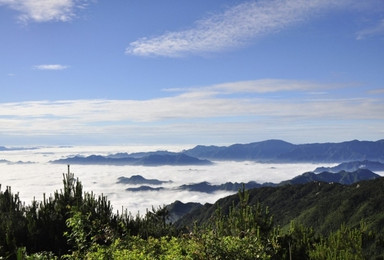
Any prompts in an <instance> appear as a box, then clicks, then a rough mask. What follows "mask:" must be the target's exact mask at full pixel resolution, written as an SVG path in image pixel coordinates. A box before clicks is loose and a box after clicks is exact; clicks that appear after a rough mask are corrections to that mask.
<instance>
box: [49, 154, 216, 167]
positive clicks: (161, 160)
mask: <svg viewBox="0 0 384 260" xmlns="http://www.w3.org/2000/svg"><path fill="white" fill-rule="evenodd" d="M51 163H60V164H83V165H144V166H161V165H210V164H212V162H210V161H209V160H206V159H198V158H194V157H192V156H189V155H186V154H184V153H168V152H167V153H163V152H161V153H157V152H152V153H148V154H146V155H144V156H141V157H138V156H136V154H133V155H132V156H130V155H129V154H124V153H123V154H122V153H120V154H115V155H108V156H102V155H90V156H86V157H84V156H79V155H77V156H73V157H68V158H64V159H58V160H54V161H51Z"/></svg>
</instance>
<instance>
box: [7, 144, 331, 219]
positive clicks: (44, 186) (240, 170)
mask: <svg viewBox="0 0 384 260" xmlns="http://www.w3.org/2000/svg"><path fill="white" fill-rule="evenodd" d="M188 148H191V147H177V146H156V147H155V146H103V147H101V146H99V147H96V146H87V147H85V146H83V147H39V148H37V149H31V150H13V151H0V161H1V160H7V161H9V162H11V163H9V162H4V161H3V162H1V163H0V184H1V189H2V190H3V191H4V189H5V186H11V188H12V191H13V192H14V193H16V192H18V193H19V196H20V198H21V199H22V201H24V202H25V203H26V204H29V203H30V202H31V201H32V200H33V198H35V199H36V200H42V199H43V194H44V193H45V194H46V196H49V195H50V194H53V193H54V191H56V190H60V189H61V188H62V187H63V184H62V180H63V173H66V172H67V165H64V164H52V163H50V161H52V160H56V159H60V158H66V157H67V156H74V155H84V156H87V155H91V154H98V155H108V154H113V153H118V152H128V153H133V152H142V151H156V150H168V151H174V152H179V151H182V150H183V149H188ZM17 162H24V163H17ZM318 166H334V164H311V163H300V164H271V163H265V164H261V163H255V162H251V161H243V162H234V161H219V162H218V161H215V162H214V164H213V165H204V166H156V167H148V166H130V165H129V166H110V165H71V168H70V170H71V172H72V173H74V174H75V177H77V178H79V180H80V181H81V182H82V184H83V186H84V191H88V192H90V191H93V192H94V193H95V194H96V195H100V194H104V195H106V196H107V197H108V199H109V200H110V201H111V203H112V205H113V208H114V210H115V211H117V210H119V211H120V210H121V209H122V208H124V209H127V210H128V211H130V212H131V213H132V214H134V215H135V214H136V213H137V212H140V213H145V212H146V210H147V209H152V207H155V208H157V207H159V206H163V205H167V204H170V203H172V202H174V201H175V200H180V201H182V202H200V203H207V202H208V203H213V202H215V201H216V200H218V199H219V198H222V197H225V196H227V195H231V194H233V192H225V191H220V192H216V193H212V194H208V193H201V192H190V191H182V190H179V189H177V188H178V187H179V186H180V185H183V184H191V183H198V182H203V181H207V182H210V183H212V184H222V183H225V182H248V181H256V182H258V183H264V182H274V183H278V182H280V181H283V180H288V179H291V178H293V177H295V176H297V175H300V174H302V173H304V172H307V171H313V170H314V169H315V168H316V167H318ZM132 175H141V176H143V177H144V178H147V179H158V180H162V181H172V182H169V183H164V184H162V185H161V187H164V188H166V189H163V190H160V191H140V192H131V191H126V188H128V187H138V186H133V185H127V184H121V183H117V181H118V178H119V177H121V176H124V177H131V176H132ZM153 187H160V186H153Z"/></svg>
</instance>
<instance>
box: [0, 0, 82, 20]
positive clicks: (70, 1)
mask: <svg viewBox="0 0 384 260" xmlns="http://www.w3.org/2000/svg"><path fill="white" fill-rule="evenodd" d="M85 3H86V0H0V6H1V5H4V6H7V7H9V8H11V9H13V10H16V11H18V12H20V13H21V14H20V15H19V16H18V18H19V20H21V21H23V22H28V21H34V22H48V21H60V22H67V21H70V20H71V19H73V18H74V17H75V16H76V9H77V8H81V7H83V6H84V5H85Z"/></svg>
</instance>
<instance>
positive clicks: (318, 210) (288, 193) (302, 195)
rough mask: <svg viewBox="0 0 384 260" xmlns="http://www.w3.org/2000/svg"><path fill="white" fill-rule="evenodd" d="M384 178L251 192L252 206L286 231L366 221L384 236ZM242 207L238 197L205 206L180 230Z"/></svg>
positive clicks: (180, 223) (189, 216) (325, 230)
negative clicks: (263, 210) (296, 225)
mask: <svg viewBox="0 0 384 260" xmlns="http://www.w3.org/2000/svg"><path fill="white" fill-rule="evenodd" d="M383 197H384V178H377V179H375V180H369V181H361V182H357V183H354V184H353V185H342V184H339V183H324V182H317V181H313V182H308V183H305V184H295V185H283V186H278V187H261V188H257V189H251V190H249V203H250V204H251V205H254V204H256V203H261V204H262V205H263V206H267V207H268V209H269V211H270V213H271V214H272V215H273V216H275V222H276V224H277V225H280V226H281V227H283V228H286V227H288V226H289V224H290V222H291V221H295V222H297V223H301V224H303V225H305V226H312V227H316V231H317V232H319V233H322V234H325V233H329V232H330V231H332V230H335V229H336V228H338V227H340V225H341V224H346V225H348V226H351V227H357V226H359V224H360V222H361V221H362V220H364V221H365V222H366V224H367V228H369V229H371V230H377V231H379V232H384V214H382V212H384V200H383ZM238 203H239V198H238V195H237V194H236V195H232V196H228V197H225V198H222V199H220V200H218V201H217V202H216V203H214V204H208V203H207V204H205V205H203V206H201V207H199V208H197V209H195V210H193V211H191V212H190V213H188V214H186V215H184V216H183V217H181V218H180V219H179V220H178V221H177V222H176V225H177V226H179V227H182V226H187V227H192V226H193V225H195V224H197V225H201V224H204V223H206V222H207V221H210V219H212V217H213V216H214V213H215V211H216V210H217V208H219V207H220V208H221V209H222V210H223V212H228V210H229V208H230V207H231V206H232V205H233V204H235V205H237V204H238Z"/></svg>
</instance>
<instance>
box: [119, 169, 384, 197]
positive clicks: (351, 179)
mask: <svg viewBox="0 0 384 260" xmlns="http://www.w3.org/2000/svg"><path fill="white" fill-rule="evenodd" d="M379 177H380V175H378V174H376V173H374V172H372V171H370V170H367V169H358V170H356V171H354V172H346V171H340V172H338V173H331V172H322V173H314V172H306V173H303V174H301V175H299V176H296V177H294V178H293V179H291V180H286V181H282V182H280V183H270V182H267V183H262V184H260V183H257V182H254V181H250V182H247V183H243V182H240V183H239V182H234V183H233V182H226V183H223V184H219V185H214V184H211V183H209V182H199V183H192V184H184V185H181V186H179V187H178V188H177V189H178V190H187V191H194V192H204V193H214V192H217V191H233V192H237V191H238V190H239V189H242V188H244V189H246V190H249V189H254V188H261V187H277V186H283V185H287V184H290V185H294V184H304V183H308V182H314V181H317V182H326V183H333V182H334V183H340V184H344V185H351V184H353V183H355V182H359V181H363V180H372V179H376V178H379ZM169 182H171V181H160V180H157V179H146V178H144V177H142V176H140V175H133V176H131V177H129V178H127V177H119V178H118V181H117V183H121V184H130V185H141V186H138V187H129V188H127V189H126V190H127V191H133V192H138V191H158V190H164V189H166V188H164V187H151V186H149V185H156V186H158V185H161V184H163V183H169Z"/></svg>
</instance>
